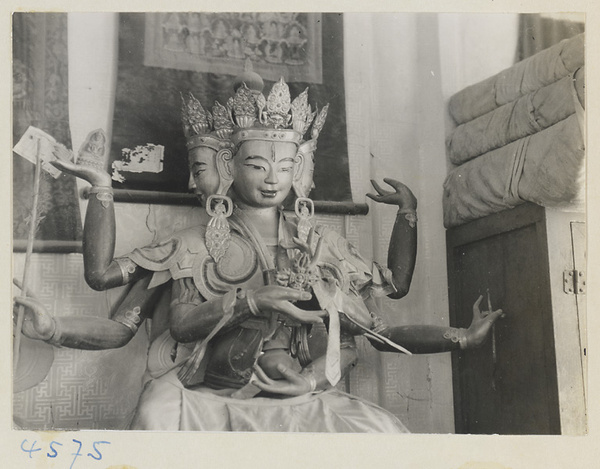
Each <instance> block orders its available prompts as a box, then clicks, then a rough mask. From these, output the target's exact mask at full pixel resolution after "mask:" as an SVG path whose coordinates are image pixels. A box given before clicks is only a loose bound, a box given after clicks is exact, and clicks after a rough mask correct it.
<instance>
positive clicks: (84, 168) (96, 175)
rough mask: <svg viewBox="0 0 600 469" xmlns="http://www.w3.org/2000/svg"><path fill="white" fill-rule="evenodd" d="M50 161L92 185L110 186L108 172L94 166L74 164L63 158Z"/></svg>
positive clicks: (110, 181)
mask: <svg viewBox="0 0 600 469" xmlns="http://www.w3.org/2000/svg"><path fill="white" fill-rule="evenodd" d="M57 157H58V155H57ZM51 163H52V165H53V166H55V167H57V168H58V169H60V170H61V171H64V172H65V173H68V174H72V175H73V176H76V177H78V178H80V179H83V180H84V181H87V182H89V183H90V184H91V185H93V186H110V185H111V184H112V180H111V177H110V174H108V173H107V172H106V171H103V170H101V169H98V168H95V167H94V166H88V165H82V164H76V163H73V162H71V161H68V160H63V159H58V160H54V161H51Z"/></svg>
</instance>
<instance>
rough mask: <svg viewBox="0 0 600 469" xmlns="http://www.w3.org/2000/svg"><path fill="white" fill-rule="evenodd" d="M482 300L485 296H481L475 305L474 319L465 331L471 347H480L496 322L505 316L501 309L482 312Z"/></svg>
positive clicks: (468, 344)
mask: <svg viewBox="0 0 600 469" xmlns="http://www.w3.org/2000/svg"><path fill="white" fill-rule="evenodd" d="M481 300H483V296H479V298H477V301H476V302H475V304H474V305H473V321H472V322H471V325H470V326H469V328H468V329H467V330H466V333H465V334H466V339H467V346H468V347H469V348H473V347H479V346H480V345H481V344H483V342H484V341H485V339H486V337H487V336H488V334H489V333H490V330H491V329H492V326H493V325H494V323H495V322H496V321H497V320H498V319H499V318H501V317H504V313H503V312H502V310H501V309H497V310H496V311H483V312H482V311H481V309H480V308H479V305H480V304H481Z"/></svg>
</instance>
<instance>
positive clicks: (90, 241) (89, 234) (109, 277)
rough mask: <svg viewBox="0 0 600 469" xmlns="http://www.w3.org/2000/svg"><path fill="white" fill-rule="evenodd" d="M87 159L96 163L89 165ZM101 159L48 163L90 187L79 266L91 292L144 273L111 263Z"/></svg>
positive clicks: (108, 190) (107, 180) (109, 201)
mask: <svg viewBox="0 0 600 469" xmlns="http://www.w3.org/2000/svg"><path fill="white" fill-rule="evenodd" d="M102 135H103V133H102ZM88 138H89V137H88ZM84 146H85V145H84ZM90 158H91V159H92V160H94V159H96V160H98V161H95V162H94V161H92V162H91V163H90V162H89V161H88V160H90ZM102 158H104V156H102V155H100V156H98V155H96V156H93V155H92V156H90V155H88V153H86V152H83V153H80V156H79V160H78V163H77V164H76V163H73V162H71V161H69V160H68V155H63V156H62V157H61V156H60V155H59V159H57V160H55V161H53V162H52V164H53V165H54V166H56V167H57V168H58V169H60V170H61V171H64V172H67V173H69V174H73V175H74V176H76V177H78V178H81V179H83V180H85V181H88V182H89V183H90V184H91V185H92V187H91V188H90V189H89V202H88V206H87V210H86V214H85V223H84V226H83V265H84V275H85V280H86V282H87V283H88V285H89V286H90V287H91V288H93V289H94V290H107V289H109V288H113V287H117V286H121V285H125V284H127V283H131V282H134V281H135V280H138V279H140V278H141V277H143V276H144V275H146V274H147V273H148V271H146V270H145V269H142V268H141V267H139V266H137V265H135V264H134V263H133V262H131V261H126V262H124V263H119V262H118V261H116V260H115V259H114V253H115V238H116V228H115V207H114V200H113V193H112V187H111V185H112V183H111V177H110V175H109V174H108V173H107V172H106V171H104V170H103V169H102V168H101V165H102V161H101V160H102ZM84 160H85V161H84ZM86 162H87V163H86ZM99 165H100V167H99Z"/></svg>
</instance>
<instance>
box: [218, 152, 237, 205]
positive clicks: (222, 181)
mask: <svg viewBox="0 0 600 469" xmlns="http://www.w3.org/2000/svg"><path fill="white" fill-rule="evenodd" d="M215 159H216V163H217V171H218V172H219V188H218V189H217V194H220V195H226V194H227V191H228V190H229V188H230V187H231V184H233V152H232V151H231V149H230V148H223V149H221V150H219V151H218V152H217V156H216V158H215Z"/></svg>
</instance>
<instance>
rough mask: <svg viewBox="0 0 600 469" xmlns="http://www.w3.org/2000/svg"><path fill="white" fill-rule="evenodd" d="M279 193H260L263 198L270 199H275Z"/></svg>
mask: <svg viewBox="0 0 600 469" xmlns="http://www.w3.org/2000/svg"><path fill="white" fill-rule="evenodd" d="M277 192H278V191H260V193H261V194H262V195H263V197H267V198H270V199H273V198H275V196H276V195H277Z"/></svg>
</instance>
